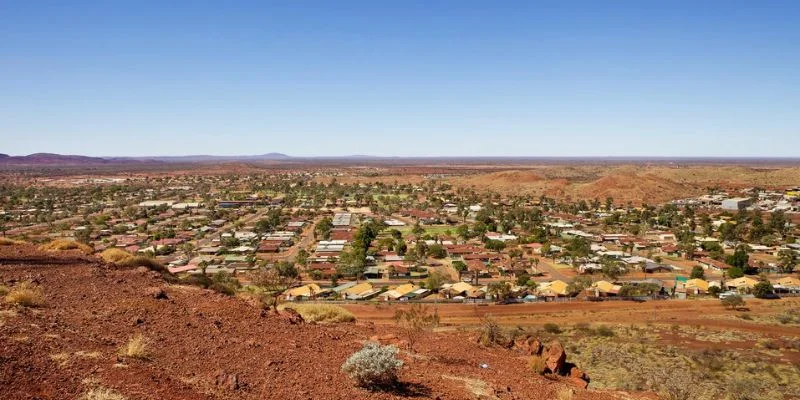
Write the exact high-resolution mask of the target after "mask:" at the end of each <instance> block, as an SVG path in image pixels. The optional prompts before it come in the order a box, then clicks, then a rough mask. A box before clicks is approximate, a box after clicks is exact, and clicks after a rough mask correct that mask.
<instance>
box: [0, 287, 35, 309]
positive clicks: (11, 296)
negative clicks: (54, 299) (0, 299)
mask: <svg viewBox="0 0 800 400" xmlns="http://www.w3.org/2000/svg"><path fill="white" fill-rule="evenodd" d="M6 302H8V303H11V304H16V305H20V306H23V307H41V306H42V305H44V292H43V291H42V288H40V287H38V286H36V285H34V284H33V283H31V282H22V283H20V284H19V285H17V286H15V287H14V288H12V289H11V290H10V291H9V292H8V294H6Z"/></svg>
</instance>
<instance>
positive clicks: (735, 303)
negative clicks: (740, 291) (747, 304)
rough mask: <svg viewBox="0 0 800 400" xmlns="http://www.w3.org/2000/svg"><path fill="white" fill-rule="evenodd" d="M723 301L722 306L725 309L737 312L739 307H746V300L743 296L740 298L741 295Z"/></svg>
mask: <svg viewBox="0 0 800 400" xmlns="http://www.w3.org/2000/svg"><path fill="white" fill-rule="evenodd" d="M721 301H722V305H724V306H725V308H730V309H733V310H736V309H738V308H739V307H743V306H744V299H743V298H742V296H739V295H733V296H728V297H726V298H724V299H722V300H721Z"/></svg>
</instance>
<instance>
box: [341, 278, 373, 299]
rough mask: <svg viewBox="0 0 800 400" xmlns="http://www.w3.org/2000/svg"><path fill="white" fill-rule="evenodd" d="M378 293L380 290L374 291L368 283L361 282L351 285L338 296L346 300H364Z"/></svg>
mask: <svg viewBox="0 0 800 400" xmlns="http://www.w3.org/2000/svg"><path fill="white" fill-rule="evenodd" d="M378 293H380V289H375V288H374V287H372V284H371V283H369V282H361V283H359V284H356V285H353V286H352V287H349V288H347V289H345V290H343V291H341V292H340V293H339V294H340V295H342V296H343V297H344V298H346V299H348V300H366V299H369V298H370V297H373V296H375V295H377V294H378Z"/></svg>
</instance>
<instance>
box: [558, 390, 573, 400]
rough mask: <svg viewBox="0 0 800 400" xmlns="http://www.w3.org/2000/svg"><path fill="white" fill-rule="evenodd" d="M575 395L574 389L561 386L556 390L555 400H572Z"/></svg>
mask: <svg viewBox="0 0 800 400" xmlns="http://www.w3.org/2000/svg"><path fill="white" fill-rule="evenodd" d="M574 396H575V391H573V390H572V389H570V388H562V389H559V391H557V392H556V400H572V398H573V397H574Z"/></svg>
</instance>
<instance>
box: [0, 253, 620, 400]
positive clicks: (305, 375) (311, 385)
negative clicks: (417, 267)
mask: <svg viewBox="0 0 800 400" xmlns="http://www.w3.org/2000/svg"><path fill="white" fill-rule="evenodd" d="M21 280H32V281H34V282H35V283H37V284H38V285H40V286H41V288H42V289H43V290H44V292H45V296H46V302H45V305H44V307H42V308H35V309H29V308H14V307H13V306H11V305H9V304H6V303H2V305H0V310H3V311H4V314H3V315H4V316H3V317H2V319H0V360H2V364H3V368H2V370H1V371H0V387H2V388H3V396H2V397H3V399H75V398H78V397H79V396H80V395H81V394H82V393H83V392H85V391H86V390H87V388H88V387H89V386H90V385H91V384H92V383H91V382H93V383H94V384H99V385H102V386H105V387H108V388H112V389H114V390H116V391H118V392H120V393H122V394H124V395H125V396H126V397H127V398H130V399H322V398H324V399H348V400H351V399H366V398H369V399H393V398H406V397H422V398H438V399H468V398H476V397H477V396H476V394H474V390H473V391H470V390H468V389H467V385H466V384H465V383H464V381H463V380H461V379H478V380H481V381H483V382H485V383H486V387H488V389H489V393H487V395H488V396H495V398H499V399H542V400H544V399H552V398H554V397H555V393H556V392H557V391H559V390H562V389H563V388H564V387H566V383H563V382H558V381H550V380H547V379H545V378H542V377H539V376H534V375H531V374H530V373H529V372H528V371H527V367H526V365H527V364H526V361H525V360H524V359H521V358H520V355H519V354H516V353H513V352H511V351H510V350H501V349H486V348H483V347H481V346H479V345H477V344H475V342H474V340H472V339H471V338H470V336H469V334H467V333H463V332H450V333H445V334H430V335H427V336H424V337H423V338H422V339H421V340H420V341H419V342H417V343H416V344H415V351H416V353H415V354H409V353H408V352H405V351H404V352H402V357H403V358H404V359H405V361H406V366H405V367H404V368H403V370H402V372H401V374H400V379H401V381H402V382H403V383H404V384H405V386H404V388H405V390H404V391H395V392H391V393H389V392H371V391H367V390H365V389H360V388H357V387H354V386H353V384H352V382H351V381H350V380H349V379H348V378H347V377H346V376H345V375H344V374H343V373H342V372H340V369H339V368H340V366H341V364H342V363H343V362H344V360H345V359H347V357H348V356H349V355H350V354H352V353H353V352H354V351H356V350H357V349H359V348H360V347H361V343H362V342H363V341H364V340H366V339H367V338H369V337H371V336H373V335H376V334H385V333H388V332H392V331H393V329H392V327H391V326H385V325H377V326H375V325H372V324H371V323H358V324H343V325H335V326H321V325H311V324H302V325H292V324H290V323H289V322H288V321H286V320H285V319H284V318H281V317H277V316H274V315H268V316H261V315H260V311H259V310H258V309H256V308H255V307H253V306H251V305H250V304H248V303H247V302H246V301H244V300H242V299H239V298H230V297H225V296H223V295H220V294H217V293H215V292H211V291H208V290H204V289H198V288H193V287H185V286H178V285H170V284H168V283H166V282H165V281H164V280H163V278H162V277H161V276H159V275H158V274H157V273H155V272H150V271H146V272H142V271H134V270H117V269H113V268H110V267H108V266H106V265H104V264H103V263H102V262H100V261H98V260H96V259H95V258H93V257H86V256H81V255H78V254H74V253H61V254H57V255H53V254H43V253H40V252H38V251H36V250H35V249H34V248H33V247H31V246H6V247H3V248H0V283H2V284H4V285H6V286H12V285H13V284H14V283H16V282H18V281H21ZM155 289H162V290H164V291H165V292H166V294H167V299H156V298H155V297H154V296H153V295H152V293H153V292H154V290H155ZM14 312H16V315H15V316H14V315H11V316H9V314H13V313H14ZM137 333H141V334H143V335H144V337H145V338H147V340H148V341H149V343H150V344H149V350H150V351H149V358H148V359H147V360H131V359H125V358H121V357H118V356H117V353H118V349H119V348H120V347H121V346H122V345H123V344H125V343H126V342H127V340H128V339H129V338H131V337H132V336H134V335H135V334H137ZM92 353H94V354H92ZM481 363H486V364H488V365H489V368H487V369H482V368H479V367H478V366H479V364H481ZM221 373H224V374H226V376H225V377H224V378H226V377H228V376H231V375H233V374H235V375H236V376H237V378H238V382H239V385H238V386H239V387H238V388H235V389H234V388H231V387H226V385H225V384H222V385H217V383H216V382H217V381H219V380H220V379H218V377H219V376H220V374H221ZM590 373H591V372H590ZM453 377H455V378H453ZM222 381H228V382H230V381H231V380H230V379H222ZM575 398H579V399H600V400H602V399H612V398H615V394H614V393H612V392H596V391H584V390H578V391H577V394H576V396H575Z"/></svg>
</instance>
